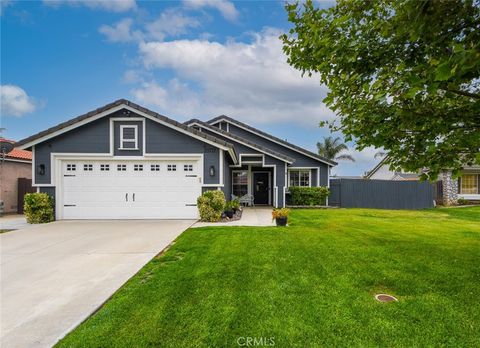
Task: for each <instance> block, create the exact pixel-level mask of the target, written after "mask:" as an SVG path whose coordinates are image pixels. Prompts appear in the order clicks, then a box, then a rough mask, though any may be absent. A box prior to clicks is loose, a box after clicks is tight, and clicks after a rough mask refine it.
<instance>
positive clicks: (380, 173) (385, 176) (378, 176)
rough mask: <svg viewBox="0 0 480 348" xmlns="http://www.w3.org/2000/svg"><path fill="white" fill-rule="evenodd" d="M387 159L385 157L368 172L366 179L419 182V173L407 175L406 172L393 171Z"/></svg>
mask: <svg viewBox="0 0 480 348" xmlns="http://www.w3.org/2000/svg"><path fill="white" fill-rule="evenodd" d="M387 158H388V156H387V157H384V158H383V159H382V160H381V161H380V162H379V163H378V164H377V165H376V166H375V167H374V168H373V169H372V170H371V171H369V172H367V174H366V175H365V179H372V180H419V178H420V176H419V175H418V174H417V173H407V172H404V171H401V170H400V171H393V170H391V169H390V165H389V164H388V163H386V161H387Z"/></svg>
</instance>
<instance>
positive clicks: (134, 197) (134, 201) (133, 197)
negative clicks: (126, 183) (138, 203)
mask: <svg viewBox="0 0 480 348" xmlns="http://www.w3.org/2000/svg"><path fill="white" fill-rule="evenodd" d="M133 201H134V202H135V193H134V194H133Z"/></svg>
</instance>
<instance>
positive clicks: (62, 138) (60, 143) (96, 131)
mask: <svg viewBox="0 0 480 348" xmlns="http://www.w3.org/2000/svg"><path fill="white" fill-rule="evenodd" d="M109 132H110V123H109V119H108V118H102V119H100V120H96V121H93V122H91V123H88V124H86V125H84V126H82V127H79V128H76V129H73V130H71V131H69V132H67V133H64V134H62V135H59V136H57V137H55V138H52V139H50V140H47V141H45V142H44V143H41V144H37V145H35V184H49V183H50V180H51V168H50V165H51V164H50V154H51V153H52V152H58V153H109V151H110V133H109ZM40 164H43V165H45V175H39V174H38V166H39V165H40Z"/></svg>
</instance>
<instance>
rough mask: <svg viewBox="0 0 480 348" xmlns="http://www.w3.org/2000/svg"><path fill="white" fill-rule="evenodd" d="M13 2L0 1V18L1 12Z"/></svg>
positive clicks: (10, 0) (9, 0)
mask: <svg viewBox="0 0 480 348" xmlns="http://www.w3.org/2000/svg"><path fill="white" fill-rule="evenodd" d="M12 4H13V1H12V0H1V1H0V16H1V15H2V14H3V11H4V9H5V8H7V7H8V6H10V5H12Z"/></svg>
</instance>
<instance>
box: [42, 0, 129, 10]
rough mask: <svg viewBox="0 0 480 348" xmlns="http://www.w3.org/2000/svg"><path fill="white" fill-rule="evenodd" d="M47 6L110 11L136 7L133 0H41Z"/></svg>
mask: <svg viewBox="0 0 480 348" xmlns="http://www.w3.org/2000/svg"><path fill="white" fill-rule="evenodd" d="M43 3H44V4H45V5H48V6H53V7H58V6H61V5H64V4H66V5H71V6H86V7H89V8H91V9H101V10H106V11H110V12H125V11H129V10H133V9H135V8H136V7H137V4H136V2H135V0H43Z"/></svg>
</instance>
